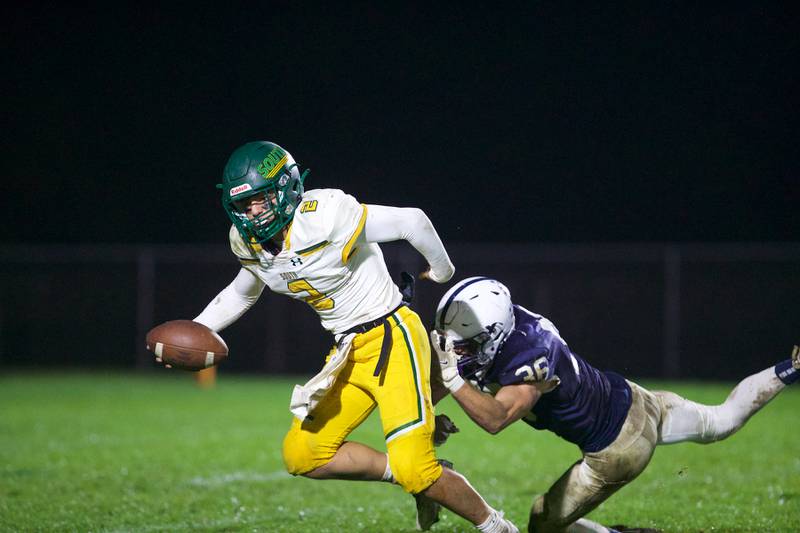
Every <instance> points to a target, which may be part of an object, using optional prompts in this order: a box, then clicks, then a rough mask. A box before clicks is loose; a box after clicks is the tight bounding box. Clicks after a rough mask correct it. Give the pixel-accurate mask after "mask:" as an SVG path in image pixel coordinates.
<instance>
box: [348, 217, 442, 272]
mask: <svg viewBox="0 0 800 533" xmlns="http://www.w3.org/2000/svg"><path fill="white" fill-rule="evenodd" d="M364 239H365V240H366V241H367V242H378V243H380V242H389V241H398V240H405V241H408V243H409V244H411V246H413V247H414V248H415V249H416V250H417V251H418V252H419V253H421V254H422V256H423V257H425V259H426V260H427V261H428V264H429V265H430V266H431V276H430V278H431V279H432V280H433V281H435V282H437V283H445V282H446V281H448V280H449V279H450V278H452V277H453V274H454V273H455V270H456V269H455V267H454V266H453V263H452V261H450V257H449V256H448V255H447V251H446V250H445V249H444V245H443V244H442V240H441V239H440V238H439V235H438V234H437V233H436V229H434V227H433V224H432V223H431V221H430V219H429V218H428V217H427V215H425V213H424V212H423V211H422V210H421V209H417V208H415V207H389V206H385V205H368V206H367V221H366V224H365V225H364Z"/></svg>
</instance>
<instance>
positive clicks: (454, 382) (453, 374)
mask: <svg viewBox="0 0 800 533" xmlns="http://www.w3.org/2000/svg"><path fill="white" fill-rule="evenodd" d="M431 346H433V350H434V351H435V352H436V356H437V358H438V359H439V367H440V368H441V369H442V383H443V384H444V386H445V387H447V388H448V389H449V390H450V392H456V391H457V390H458V389H460V388H461V386H462V385H464V379H463V378H462V377H461V376H460V375H459V373H458V354H457V353H456V352H455V351H454V350H453V341H452V339H449V338H447V336H446V335H439V332H438V331H436V330H435V329H434V330H432V331H431Z"/></svg>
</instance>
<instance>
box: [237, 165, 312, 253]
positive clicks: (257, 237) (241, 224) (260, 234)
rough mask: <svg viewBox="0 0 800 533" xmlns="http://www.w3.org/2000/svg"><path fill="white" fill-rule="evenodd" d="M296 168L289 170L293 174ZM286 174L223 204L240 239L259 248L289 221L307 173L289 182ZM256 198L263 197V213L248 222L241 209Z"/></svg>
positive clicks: (289, 174) (288, 174) (290, 179)
mask: <svg viewBox="0 0 800 533" xmlns="http://www.w3.org/2000/svg"><path fill="white" fill-rule="evenodd" d="M296 168H297V165H294V167H293V168H292V169H291V170H294V171H295V172H297V170H296ZM291 170H290V172H291ZM290 172H287V173H285V174H282V175H281V176H280V177H277V178H275V179H273V180H270V181H268V182H266V183H265V184H264V185H263V186H262V187H259V188H258V189H257V190H255V192H254V193H253V194H249V195H247V196H244V197H241V196H236V197H235V199H233V198H230V199H228V201H227V202H226V203H225V206H224V207H225V211H226V212H227V213H228V216H229V217H230V219H231V221H232V222H233V224H234V225H235V226H236V229H238V230H239V233H240V234H242V236H243V237H245V238H247V239H248V240H249V239H251V238H252V239H253V240H254V241H255V242H257V243H258V244H262V245H263V244H265V243H266V241H268V240H270V239H271V238H272V237H274V236H275V235H276V234H278V232H280V231H281V230H282V229H283V228H284V227H286V226H287V225H288V224H289V222H291V221H292V218H294V210H295V209H296V208H297V204H298V203H299V201H300V196H301V195H302V194H303V180H304V179H305V177H306V174H307V173H308V171H306V172H304V173H303V175H302V176H300V177H299V178H295V179H292V176H291V173H290ZM248 192H250V191H248ZM259 194H263V195H264V199H265V201H266V209H265V210H264V211H263V212H261V213H259V214H258V215H257V216H255V217H253V218H252V219H251V218H248V217H247V214H246V213H245V208H246V206H247V204H249V203H250V201H251V200H252V198H253V197H254V196H257V195H259Z"/></svg>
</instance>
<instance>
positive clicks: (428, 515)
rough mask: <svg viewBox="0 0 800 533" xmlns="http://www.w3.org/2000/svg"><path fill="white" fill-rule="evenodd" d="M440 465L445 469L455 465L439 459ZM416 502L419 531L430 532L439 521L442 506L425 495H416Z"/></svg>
mask: <svg viewBox="0 0 800 533" xmlns="http://www.w3.org/2000/svg"><path fill="white" fill-rule="evenodd" d="M439 464H440V465H442V466H443V467H445V468H450V469H452V468H453V463H451V462H450V461H448V460H446V459H439ZM414 501H415V502H416V504H417V529H418V530H420V531H428V530H429V529H430V528H431V526H432V525H433V524H435V523H436V522H438V521H439V511H441V509H442V506H441V505H439V503H438V502H435V501H433V500H432V499H430V498H428V497H427V496H425V495H424V494H422V493H420V494H414Z"/></svg>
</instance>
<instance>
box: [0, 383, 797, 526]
mask: <svg viewBox="0 0 800 533" xmlns="http://www.w3.org/2000/svg"><path fill="white" fill-rule="evenodd" d="M296 381H297V380H292V379H264V378H244V377H232V376H227V375H224V374H223V375H222V376H220V379H219V382H218V384H217V387H216V388H214V389H211V390H201V389H199V388H197V387H196V386H195V385H194V383H193V380H192V379H191V377H190V376H189V375H188V374H184V373H160V374H158V375H124V374H102V373H96V374H40V375H35V374H13V375H5V376H2V377H0V406H2V407H0V529H2V530H3V531H314V532H317V531H319V532H324V531H328V532H339V531H371V532H372V531H375V532H392V531H413V530H414V506H413V500H412V498H411V497H410V496H408V495H406V494H404V493H403V491H402V490H401V489H399V488H398V487H394V486H389V485H386V484H383V483H363V482H361V483H360V482H346V481H312V480H307V479H303V478H292V477H291V476H289V475H288V474H286V473H284V471H283V462H282V460H281V442H282V440H283V435H284V433H285V431H286V429H287V427H288V424H289V422H290V419H291V415H290V413H289V412H288V408H287V406H288V401H289V395H290V391H291V387H292V384H293V383H295V382H296ZM642 384H644V385H648V386H653V387H659V388H662V387H666V388H670V389H671V390H674V391H676V392H679V393H681V394H683V395H685V396H687V397H689V398H692V399H695V400H698V401H703V402H707V403H718V402H720V401H722V400H723V399H724V398H725V396H726V395H727V392H728V391H729V389H730V385H729V384H703V385H697V384H686V383H676V384H670V385H666V384H663V383H658V384H655V383H647V382H642ZM797 389H798V390H792V389H789V390H786V391H784V393H783V394H782V395H780V396H779V397H778V398H776V399H775V400H774V401H773V402H772V403H771V404H770V405H768V406H767V407H766V408H765V409H764V410H763V411H762V412H761V413H759V414H758V415H756V416H755V417H754V418H753V419H752V420H751V421H750V422H749V423H748V425H747V426H745V427H744V429H742V430H741V431H740V432H739V433H738V434H736V435H734V436H733V437H732V438H730V439H728V440H727V441H724V442H720V443H717V444H713V445H710V446H701V445H697V444H680V445H675V446H665V447H661V448H659V449H658V450H657V452H656V455H655V457H654V459H653V461H652V463H651V464H650V467H649V468H648V469H647V470H646V471H645V473H644V474H642V476H640V478H639V479H638V480H636V481H635V482H634V483H633V484H631V485H629V486H628V487H626V488H624V489H622V490H621V491H620V492H619V493H617V494H616V495H615V496H614V497H612V498H611V499H610V500H609V501H607V502H606V503H605V504H603V505H602V506H601V507H600V508H599V509H597V510H596V511H595V512H594V513H592V514H591V515H590V517H591V518H593V519H595V520H597V521H600V522H602V523H606V524H610V523H625V524H628V525H638V526H650V527H658V528H660V529H662V530H663V531H669V532H672V531H675V532H684V531H686V532H689V531H692V532H697V531H753V532H756V531H757V532H766V531H769V532H772V531H787V532H788V531H800V446H798V439H797V435H798V433H797V427H798V426H797V423H796V417H797V413H798V411H799V410H800V409H799V408H800V387H797ZM439 412H446V413H447V414H449V415H450V416H451V417H452V418H453V419H454V420H455V421H456V423H457V424H458V425H459V426H460V427H461V432H460V433H459V434H457V435H455V436H454V437H452V438H451V440H450V441H449V442H448V443H447V444H445V445H444V446H442V447H441V448H440V450H439V455H440V456H441V457H445V458H448V459H450V460H452V461H454V463H455V465H456V468H457V469H458V470H460V471H461V472H463V473H464V474H465V475H466V476H467V477H468V478H469V479H470V481H471V482H472V483H473V485H474V486H475V487H476V488H477V489H478V490H479V491H480V492H481V493H482V494H483V495H484V497H485V498H486V499H487V500H488V501H489V502H490V503H491V504H492V505H493V506H495V507H497V508H501V509H504V510H505V512H506V514H507V516H509V517H510V518H511V519H512V520H513V521H515V522H516V524H517V525H518V526H520V527H521V528H522V529H523V530H524V528H525V526H526V524H527V514H528V509H529V507H530V503H531V501H532V498H533V496H534V494H537V493H541V492H543V491H544V490H545V489H546V488H547V487H548V485H549V484H550V483H552V482H553V481H554V480H555V479H556V478H557V477H558V476H559V475H560V474H561V473H562V472H563V471H564V470H565V469H566V467H567V466H568V465H569V464H571V463H572V462H573V461H574V460H576V459H577V458H578V457H579V454H578V451H577V449H576V448H575V447H574V446H572V445H569V444H567V443H565V442H563V441H561V440H560V439H558V438H557V437H555V436H554V435H552V434H549V433H544V432H537V431H533V430H532V429H530V428H529V427H527V426H525V425H523V424H521V423H519V424H515V425H513V426H511V427H510V428H508V429H507V430H505V431H504V432H502V433H501V434H499V435H497V436H490V435H488V434H486V433H484V432H482V430H479V429H478V428H477V427H476V426H474V425H473V424H472V423H471V422H470V421H469V420H468V419H467V418H466V417H465V416H464V415H463V413H462V412H461V411H460V410H459V409H458V407H457V406H456V405H455V404H454V403H453V402H452V400H451V399H447V400H445V401H444V402H443V403H442V404H441V405H440V409H439ZM353 439H356V440H361V441H364V442H367V443H369V444H372V445H373V446H375V447H378V448H379V449H383V445H382V440H381V433H380V428H379V425H378V423H377V417H376V416H375V415H374V414H373V416H372V417H370V418H369V419H368V420H367V422H366V423H365V424H364V425H363V426H362V427H361V428H359V429H358V430H357V431H356V432H355V433H354V435H353ZM470 530H471V528H470V527H469V524H468V523H466V522H465V521H463V520H461V519H460V518H459V517H457V516H455V515H452V514H450V513H449V512H443V516H442V520H441V521H440V522H439V523H438V524H436V525H435V526H434V527H433V531H438V532H445V531H448V532H449V531H470Z"/></svg>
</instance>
